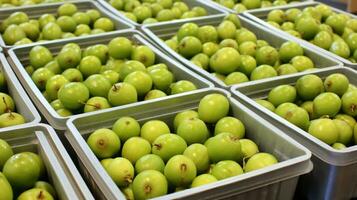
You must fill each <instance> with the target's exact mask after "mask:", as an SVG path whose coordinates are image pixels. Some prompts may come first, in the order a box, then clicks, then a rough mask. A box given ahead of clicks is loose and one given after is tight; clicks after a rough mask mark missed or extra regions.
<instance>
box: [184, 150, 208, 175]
mask: <svg viewBox="0 0 357 200" xmlns="http://www.w3.org/2000/svg"><path fill="white" fill-rule="evenodd" d="M183 155H184V156H186V157H188V158H190V159H191V160H192V161H193V162H194V163H195V165H196V169H197V171H198V172H204V171H206V170H207V169H208V168H209V164H210V161H209V156H208V151H207V147H206V146H204V145H202V144H191V145H190V146H189V147H187V148H186V150H185V151H184V152H183Z"/></svg>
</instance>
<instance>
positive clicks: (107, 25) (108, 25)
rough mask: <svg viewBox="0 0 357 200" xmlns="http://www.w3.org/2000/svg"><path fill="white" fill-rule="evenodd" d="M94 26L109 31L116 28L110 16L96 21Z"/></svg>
mask: <svg viewBox="0 0 357 200" xmlns="http://www.w3.org/2000/svg"><path fill="white" fill-rule="evenodd" d="M93 28H95V29H102V30H103V31H105V32H109V31H113V30H114V28H115V25H114V23H113V22H112V20H110V19H109V18H106V17H101V18H99V19H97V20H96V21H95V22H94V24H93Z"/></svg>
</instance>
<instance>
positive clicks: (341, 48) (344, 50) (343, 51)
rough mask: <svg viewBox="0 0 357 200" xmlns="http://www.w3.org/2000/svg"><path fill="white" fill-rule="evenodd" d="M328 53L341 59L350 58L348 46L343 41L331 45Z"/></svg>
mask: <svg viewBox="0 0 357 200" xmlns="http://www.w3.org/2000/svg"><path fill="white" fill-rule="evenodd" d="M330 51H331V52H332V53H334V54H336V55H338V56H341V57H343V58H348V57H350V53H351V51H350V48H349V47H348V44H347V43H346V42H344V41H343V40H336V41H334V42H333V43H332V44H331V47H330Z"/></svg>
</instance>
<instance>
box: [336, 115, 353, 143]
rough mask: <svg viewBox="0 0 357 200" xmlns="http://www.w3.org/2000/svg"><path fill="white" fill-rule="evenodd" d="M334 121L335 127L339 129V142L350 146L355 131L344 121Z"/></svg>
mask: <svg viewBox="0 0 357 200" xmlns="http://www.w3.org/2000/svg"><path fill="white" fill-rule="evenodd" d="M332 121H333V122H334V123H335V126H336V127H337V129H338V139H337V142H338V143H342V144H345V145H348V144H349V143H350V142H351V140H352V137H353V129H352V128H351V126H350V125H349V124H348V123H347V122H345V121H343V120H340V119H334V120H332Z"/></svg>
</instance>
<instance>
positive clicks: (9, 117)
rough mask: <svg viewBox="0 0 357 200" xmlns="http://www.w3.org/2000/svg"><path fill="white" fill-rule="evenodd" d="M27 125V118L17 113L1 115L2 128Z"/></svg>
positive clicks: (0, 125)
mask: <svg viewBox="0 0 357 200" xmlns="http://www.w3.org/2000/svg"><path fill="white" fill-rule="evenodd" d="M24 123H25V118H24V117H23V116H22V115H20V114H18V113H15V112H9V113H4V114H2V115H0V128H4V127H9V126H15V125H20V124H24Z"/></svg>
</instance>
